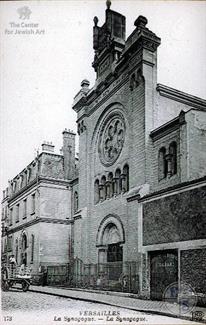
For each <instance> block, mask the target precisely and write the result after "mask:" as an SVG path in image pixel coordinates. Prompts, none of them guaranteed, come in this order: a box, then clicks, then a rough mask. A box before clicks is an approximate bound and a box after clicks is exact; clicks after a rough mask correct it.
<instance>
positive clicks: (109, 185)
mask: <svg viewBox="0 0 206 325" xmlns="http://www.w3.org/2000/svg"><path fill="white" fill-rule="evenodd" d="M113 194H114V191H113V174H112V173H111V172H110V173H109V174H108V182H107V198H111V197H112V196H113Z"/></svg>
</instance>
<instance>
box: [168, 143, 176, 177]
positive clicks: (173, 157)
mask: <svg viewBox="0 0 206 325" xmlns="http://www.w3.org/2000/svg"><path fill="white" fill-rule="evenodd" d="M169 154H170V161H171V171H170V174H171V175H175V174H177V143H176V142H175V141H173V142H172V143H170V146H169Z"/></svg>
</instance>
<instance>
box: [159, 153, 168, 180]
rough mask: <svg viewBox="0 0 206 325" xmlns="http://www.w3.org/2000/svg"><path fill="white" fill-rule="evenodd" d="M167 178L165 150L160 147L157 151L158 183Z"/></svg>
mask: <svg viewBox="0 0 206 325" xmlns="http://www.w3.org/2000/svg"><path fill="white" fill-rule="evenodd" d="M165 177H167V160H166V149H165V147H162V148H161V149H160V150H159V155H158V179H159V181H160V180H161V179H163V178H165Z"/></svg>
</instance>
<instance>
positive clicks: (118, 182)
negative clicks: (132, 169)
mask: <svg viewBox="0 0 206 325" xmlns="http://www.w3.org/2000/svg"><path fill="white" fill-rule="evenodd" d="M120 176H121V170H120V169H119V168H118V169H117V170H116V172H115V180H116V193H117V194H120V193H121V191H122V184H121V177H120Z"/></svg>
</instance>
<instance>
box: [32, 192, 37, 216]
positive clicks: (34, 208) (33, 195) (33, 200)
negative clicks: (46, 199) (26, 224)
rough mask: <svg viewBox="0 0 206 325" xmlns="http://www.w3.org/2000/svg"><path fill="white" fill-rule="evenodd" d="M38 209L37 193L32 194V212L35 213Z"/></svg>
mask: <svg viewBox="0 0 206 325" xmlns="http://www.w3.org/2000/svg"><path fill="white" fill-rule="evenodd" d="M35 210H36V195H35V193H34V194H32V196H31V214H34V213H35Z"/></svg>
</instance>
